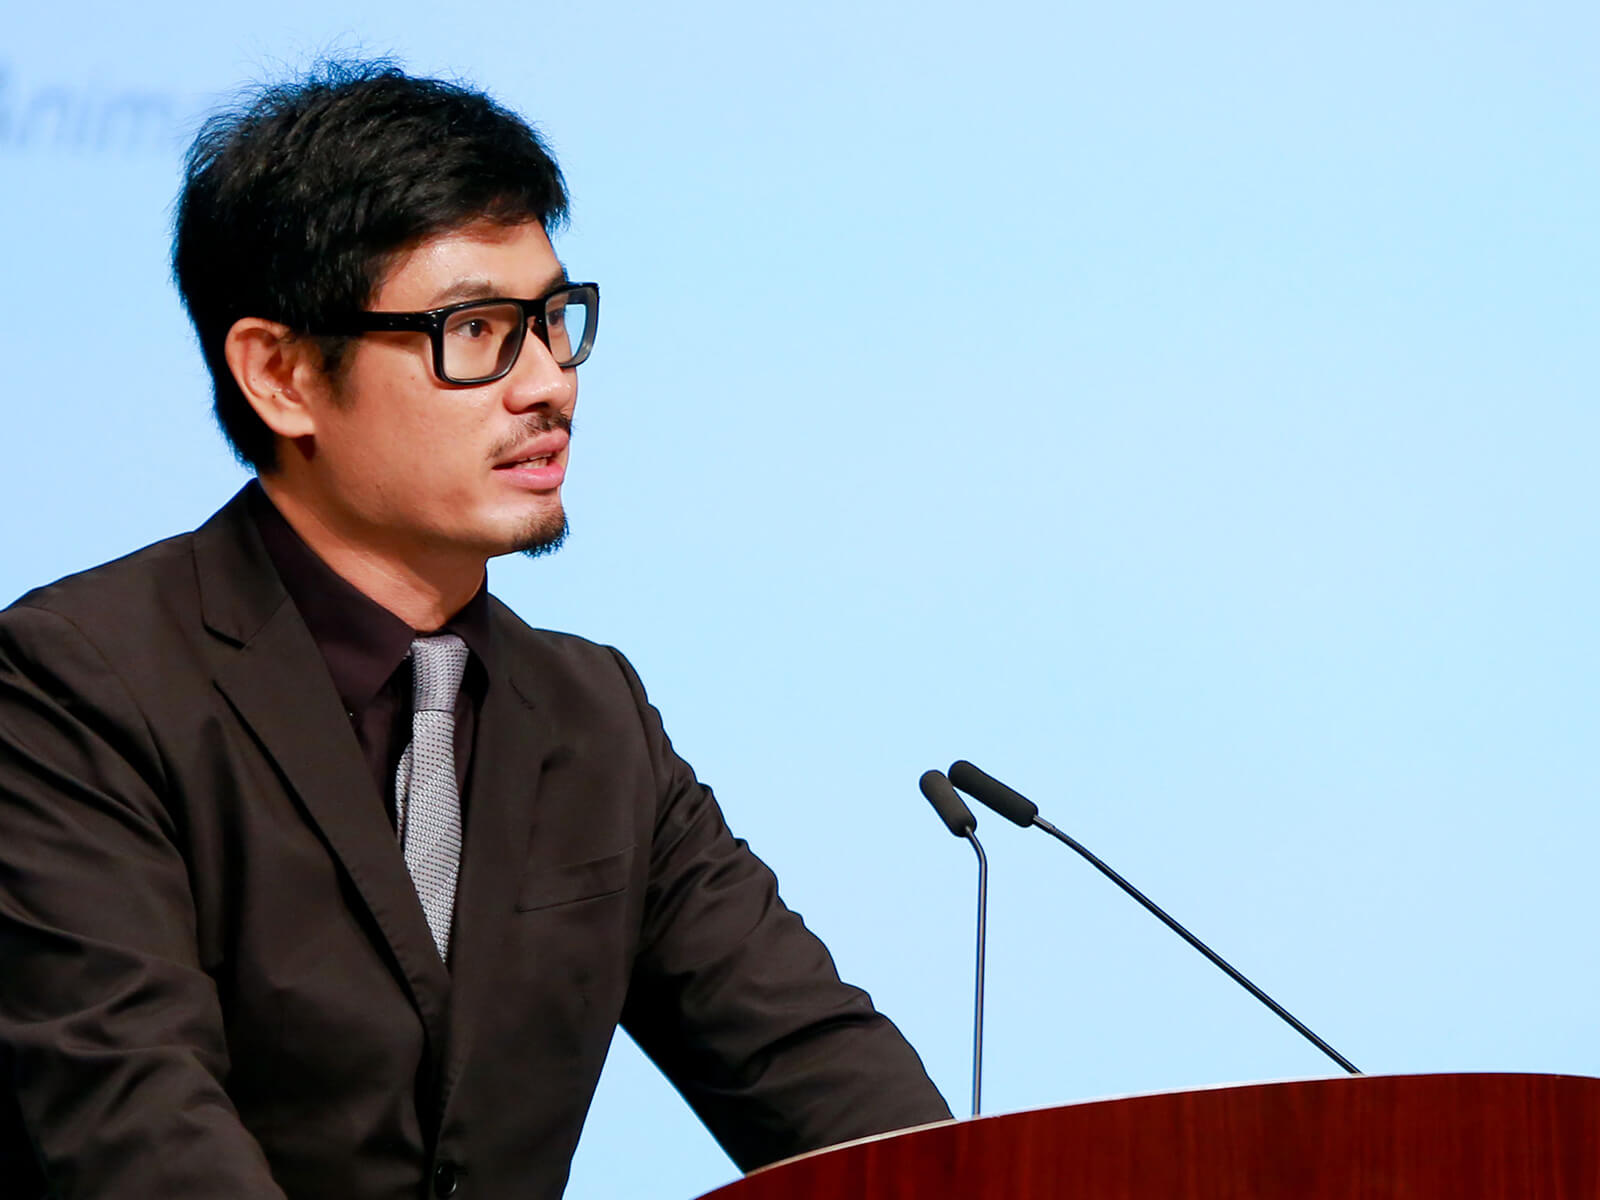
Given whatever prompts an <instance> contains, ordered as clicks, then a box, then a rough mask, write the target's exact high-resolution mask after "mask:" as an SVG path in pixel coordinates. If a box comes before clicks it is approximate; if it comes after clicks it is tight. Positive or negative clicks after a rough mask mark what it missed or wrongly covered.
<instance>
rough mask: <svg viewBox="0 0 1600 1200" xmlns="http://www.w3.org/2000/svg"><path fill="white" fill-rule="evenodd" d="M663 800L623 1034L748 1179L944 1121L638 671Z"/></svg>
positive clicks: (910, 1055)
mask: <svg viewBox="0 0 1600 1200" xmlns="http://www.w3.org/2000/svg"><path fill="white" fill-rule="evenodd" d="M618 661H619V663H620V664H621V667H622V670H623V674H624V675H625V676H626V678H627V681H628V686H629V688H630V689H631V690H632V692H633V696H634V701H635V703H636V704H637V705H638V708H639V713H640V719H641V721H642V722H643V724H644V728H645V736H646V741H647V744H648V748H649V753H650V756H651V759H652V765H653V769H654V771H655V777H656V786H657V795H658V797H659V801H658V805H657V810H656V824H655V830H654V840H653V844H652V848H651V855H650V867H649V871H650V875H649V883H648V885H647V891H646V897H645V915H644V926H643V932H642V936H641V941H640V949H639V953H638V957H637V960H636V962H635V964H634V971H633V981H632V984H631V987H630V989H629V992H628V998H627V1002H626V1005H625V1008H624V1011H623V1025H624V1026H625V1028H626V1029H627V1030H628V1032H629V1033H630V1035H631V1036H632V1037H633V1038H634V1040H635V1041H637V1042H638V1043H639V1045H640V1047H641V1048H642V1049H643V1050H644V1051H645V1053H646V1054H648V1055H649V1056H650V1057H651V1058H652V1059H653V1060H654V1061H655V1063H656V1064H657V1065H658V1066H659V1067H660V1068H661V1069H662V1070H663V1071H664V1072H665V1073H666V1075H667V1077H668V1078H669V1079H670V1080H671V1081H672V1082H673V1084H674V1085H675V1086H676V1087H677V1088H678V1090H679V1091H680V1092H681V1093H682V1094H683V1096H684V1098H685V1099H686V1100H687V1101H688V1103H689V1104H690V1106H691V1107H692V1108H693V1109H694V1110H695V1112H696V1114H697V1115H698V1116H699V1117H700V1119H701V1120H702V1121H704V1122H705V1124H706V1126H707V1127H708V1128H709V1129H710V1130H711V1132H712V1134H713V1135H714V1136H715V1137H716V1138H717V1140H718V1141H719V1142H720V1143H721V1144H722V1146H723V1148H724V1149H725V1150H727V1152H728V1153H729V1154H730V1155H731V1156H732V1158H733V1159H734V1161H735V1162H736V1163H737V1164H738V1165H739V1167H740V1168H741V1169H743V1170H746V1171H748V1170H753V1169H754V1168H755V1167H758V1166H761V1165H764V1164H766V1163H769V1162H773V1161H776V1160H778V1159H780V1158H786V1157H789V1156H790V1155H794V1154H799V1153H803V1152H804V1151H807V1150H813V1149H817V1148H819V1147H822V1146H828V1145H833V1144H835V1143H837V1142H842V1141H848V1140H849V1139H851V1138H857V1137H865V1136H867V1135H868V1134H873V1133H881V1132H883V1131H885V1130H890V1129H901V1128H905V1127H907V1126H911V1125H920V1124H926V1123H928V1122H930V1121H939V1120H944V1119H947V1118H948V1117H949V1116H950V1111H949V1109H948V1107H946V1105H945V1103H944V1100H943V1098H942V1097H941V1096H940V1095H939V1092H938V1091H937V1089H935V1088H934V1086H933V1084H932V1083H931V1082H930V1081H929V1079H928V1076H927V1074H926V1072H925V1071H924V1070H923V1067H922V1063H921V1060H920V1059H919V1058H918V1057H917V1055H916V1052H915V1051H914V1050H913V1049H912V1048H911V1047H910V1045H909V1044H907V1042H906V1041H905V1039H904V1038H903V1037H902V1036H901V1035H900V1032H899V1031H898V1030H897V1029H896V1028H895V1027H894V1025H893V1024H891V1023H890V1021H889V1020H888V1018H886V1017H884V1016H883V1015H882V1014H880V1013H878V1012H877V1011H875V1010H874V1008H873V1007H872V1002H871V1000H870V999H869V998H868V996H867V995H866V993H865V992H862V991H861V990H859V989H857V988H854V987H851V986H849V985H847V984H844V983H842V982H840V980H839V977H838V974H837V973H836V971H835V969H834V965H833V960H832V958H831V957H830V956H829V954H828V952H827V950H826V948H824V946H823V945H822V943H821V942H820V941H819V940H818V939H817V938H816V937H815V936H814V935H813V934H812V933H811V932H810V931H809V930H808V929H807V928H806V927H805V925H804V923H803V922H802V921H801V919H800V917H799V916H798V915H797V914H795V913H793V912H791V911H790V910H789V909H788V908H786V907H785V906H784V904H783V902H782V900H780V899H779V897H778V891H777V880H776V879H775V878H774V877H773V874H772V872H771V871H770V870H768V868H767V867H766V865H765V864H763V863H762V862H761V860H760V859H758V858H757V857H756V856H755V855H754V854H752V853H751V852H750V850H749V848H748V847H747V846H746V845H745V843H744V842H743V841H742V840H740V839H738V838H735V837H734V836H733V835H732V834H731V833H729V831H728V828H727V826H726V825H725V824H724V823H723V820H722V814H721V812H720V811H719V810H718V807H717V804H716V801H715V800H714V799H713V797H712V795H711V793H710V791H709V790H708V789H707V788H705V787H704V786H702V785H701V784H700V783H699V782H698V781H697V780H696V779H695V777H694V774H693V772H692V771H691V770H690V768H689V765H688V764H687V763H685V762H684V761H683V760H682V759H681V758H679V757H678V756H677V755H676V754H675V753H674V752H673V750H672V747H671V745H670V744H669V742H668V740H667V737H666V734H665V733H664V732H663V731H662V728H661V721H660V717H659V715H658V714H657V713H656V711H655V709H654V708H652V707H651V706H650V705H649V703H648V702H647V701H646V699H645V695H644V691H643V689H642V687H641V686H640V683H639V680H638V678H637V676H636V675H635V674H634V673H633V670H632V669H631V667H629V666H628V664H627V662H626V661H625V660H623V659H622V658H621V656H620V655H618Z"/></svg>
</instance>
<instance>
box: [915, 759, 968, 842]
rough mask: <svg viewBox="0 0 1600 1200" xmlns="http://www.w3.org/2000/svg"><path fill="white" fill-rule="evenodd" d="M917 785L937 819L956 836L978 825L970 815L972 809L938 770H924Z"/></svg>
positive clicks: (962, 835)
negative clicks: (937, 815)
mask: <svg viewBox="0 0 1600 1200" xmlns="http://www.w3.org/2000/svg"><path fill="white" fill-rule="evenodd" d="M917 786H918V787H920V788H921V789H922V794H923V795H924V796H926V797H927V798H928V803H929V804H931V805H933V811H934V812H936V813H938V814H939V819H940V820H941V821H943V822H944V823H945V827H946V828H947V829H949V830H950V832H951V833H953V834H955V835H956V836H957V837H966V836H967V835H968V834H970V833H971V832H972V831H973V830H974V829H976V828H977V827H978V818H977V817H975V816H973V815H972V810H971V809H970V808H968V807H967V806H966V804H965V803H964V802H963V801H962V799H961V797H960V796H958V795H956V790H955V788H953V787H951V786H950V781H949V780H948V779H946V778H945V777H944V776H943V775H941V774H939V772H937V771H924V772H923V773H922V778H921V779H919V780H918V781H917Z"/></svg>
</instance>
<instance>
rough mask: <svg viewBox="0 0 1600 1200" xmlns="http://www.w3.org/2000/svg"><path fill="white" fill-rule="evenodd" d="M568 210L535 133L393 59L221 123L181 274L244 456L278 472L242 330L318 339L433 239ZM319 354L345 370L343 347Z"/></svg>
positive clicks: (223, 417) (179, 244)
mask: <svg viewBox="0 0 1600 1200" xmlns="http://www.w3.org/2000/svg"><path fill="white" fill-rule="evenodd" d="M566 215H567V191H566V184H565V182H564V181H563V180H562V178H561V169H560V168H559V167H558V166H557V165H556V163H555V160H554V158H552V157H551V155H550V152H549V150H548V149H547V148H546V146H545V144H544V142H543V140H542V139H541V138H540V137H539V134H538V133H537V132H535V131H534V130H533V128H532V127H530V126H529V125H528V124H527V122H525V121H523V120H522V118H520V117H518V116H517V115H516V114H514V113H511V112H509V111H507V110H506V109H504V108H502V107H500V106H499V105H498V104H496V103H495V102H494V101H493V100H491V99H490V98H489V97H488V96H486V95H484V94H483V93H481V92H476V91H473V90H471V89H470V88H466V87H463V86H461V85H458V84H454V83H446V82H443V81H441V80H437V79H414V78H412V77H410V76H408V75H406V74H405V73H404V72H402V71H401V70H400V69H399V68H398V67H396V66H395V65H393V64H392V63H390V62H387V61H376V62H358V63H350V62H335V63H323V64H320V65H319V66H317V67H316V68H314V69H313V70H312V72H311V73H310V74H308V75H307V76H306V77H305V78H304V79H301V80H297V81H295V82H291V83H285V84H279V85H275V86H271V87H267V88H265V89H263V90H261V91H260V92H259V93H257V94H256V95H255V97H254V98H253V99H252V100H251V101H250V102H249V103H247V104H246V105H244V106H243V107H241V108H238V109H233V110H228V111H223V112H219V113H216V114H214V115H213V116H212V117H210V118H209V119H208V120H207V121H206V123H205V124H204V125H203V126H202V127H201V129H200V132H199V134H198V135H197V136H196V137H195V140H194V144H193V145H192V146H191V147H190V148H189V154H188V157H187V159H186V160H185V170H184V184H183V190H182V192H181V193H180V194H179V197H178V204H177V215H176V218H175V220H174V223H173V238H172V273H173V277H174V278H175V279H176V280H177V284H178V290H179V292H180V293H181V294H182V296H183V302H184V305H185V307H186V308H187V309H188V311H189V319H190V320H191V321H193V322H194V328H195V333H196V334H197V335H198V337H199V341H200V350H201V353H202V354H204V356H205V360H206V366H207V368H208V369H209V370H210V372H211V382H212V388H213V391H214V393H215V398H216V401H215V402H216V414H217V423H218V424H219V425H220V426H221V427H222V432H223V433H224V434H225V435H226V436H227V438H228V441H229V442H230V443H232V445H233V449H234V453H235V454H237V455H238V456H239V459H240V461H242V462H243V463H245V464H246V465H248V466H250V467H253V468H255V469H256V470H257V471H271V470H272V469H273V468H274V467H275V466H276V465H277V462H276V459H277V454H276V443H275V441H274V437H273V434H272V431H271V430H270V429H268V428H267V426H266V425H265V424H263V423H262V421H261V419H260V418H259V417H258V416H256V413H255V410H254V409H252V408H251V407H250V403H249V401H248V400H246V399H245V397H244V394H243V393H242V392H241V391H240V390H239V388H238V385H237V384H235V383H234V381H233V376H232V374H230V372H229V371H228V364H227V360H226V359H225V358H224V356H223V346H224V343H225V341H226V338H227V336H228V330H229V329H230V328H232V326H233V323H234V322H235V321H237V320H239V319H240V318H241V317H261V318H264V319H266V320H269V321H277V322H280V323H281V324H284V325H287V326H289V328H290V329H293V330H297V331H305V330H311V329H315V328H317V327H318V326H319V325H320V324H321V323H322V322H324V321H329V320H331V319H333V318H334V317H336V316H340V315H344V314H347V313H350V312H354V311H356V310H358V309H360V308H363V307H365V306H366V305H367V304H368V303H369V302H370V301H371V297H372V295H373V293H374V292H376V291H377V289H378V286H379V285H380V284H381V283H382V279H383V273H384V271H385V269H386V268H387V266H388V264H389V262H390V261H391V260H392V258H393V257H394V255H395V254H396V253H398V252H400V251H402V250H405V249H407V248H409V247H410V246H413V245H415V244H416V243H418V242H420V241H421V240H423V239H425V238H427V237H429V236H431V235H433V234H437V233H443V232H446V231H448V230H451V229H457V228H460V227H461V226H462V225H465V224H468V223H470V222H472V221H474V220H485V219H486V220H490V221H495V222H498V223H501V224H506V225H516V224H521V223H523V222H527V221H539V222H541V223H542V224H543V226H544V228H545V231H546V232H547V233H550V232H554V231H555V229H556V228H558V227H559V226H560V225H561V224H562V223H563V222H564V221H565V220H566ZM319 343H320V344H321V345H322V347H323V351H324V365H325V366H326V367H327V368H328V369H329V370H334V369H337V366H338V359H339V355H340V351H341V350H342V343H341V342H340V341H339V340H338V339H319Z"/></svg>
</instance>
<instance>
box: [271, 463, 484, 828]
mask: <svg viewBox="0 0 1600 1200" xmlns="http://www.w3.org/2000/svg"><path fill="white" fill-rule="evenodd" d="M248 492H249V500H250V515H251V516H252V517H253V518H254V520H255V523H256V528H257V529H258V530H259V531H260V533H261V540H262V542H263V543H265V544H266V547H267V554H268V555H269V556H271V558H272V565H273V566H275V567H277V569H278V574H279V575H280V576H281V577H282V579H283V586H284V588H285V589H286V590H287V591H288V593H289V598H290V599H291V600H293V601H294V606H295V607H296V608H297V609H299V610H300V616H301V619H303V620H304V621H305V623H306V628H307V629H309V630H310V631H311V637H312V639H313V640H314V641H315V642H316V643H317V649H318V650H319V651H321V652H322V657H323V660H324V661H325V662H326V663H327V664H328V674H329V675H331V676H332V677H333V686H334V687H335V688H336V689H337V690H338V692H339V699H340V700H341V701H342V702H343V704H344V710H345V713H346V714H347V715H348V716H349V718H350V727H351V729H353V730H354V731H355V735H356V741H357V742H359V743H360V744H361V753H362V756H363V757H364V758H365V759H366V762H367V769H368V771H370V772H371V774H372V782H373V785H374V786H375V787H376V788H377V792H378V795H379V796H380V797H382V799H383V803H384V806H385V807H386V808H387V809H388V812H389V823H390V824H391V825H392V824H394V811H395V803H394V783H395V773H396V771H397V770H398V768H399V766H400V758H401V756H402V755H403V754H404V753H405V750H406V746H407V745H409V744H410V742H411V642H412V639H413V638H416V637H419V636H422V634H421V633H419V632H418V631H417V630H414V629H412V628H411V626H410V625H408V624H406V622H404V621H402V620H401V619H400V618H399V617H397V616H395V614H394V613H392V612H390V611H389V610H388V609H386V608H384V607H383V605H381V604H379V603H378V602H377V601H376V600H373V599H372V598H371V597H370V596H368V595H367V594H366V593H365V592H362V591H361V590H360V589H358V588H356V587H355V586H353V585H352V584H350V583H349V582H347V581H346V580H345V579H344V577H343V576H341V575H339V574H338V573H337V572H336V571H334V570H333V568H332V567H330V566H328V564H327V563H325V562H323V561H322V559H320V558H319V557H317V553H316V551H314V550H312V549H311V547H310V546H308V545H306V543H305V541H304V540H303V539H302V538H301V537H300V535H299V534H298V533H296V532H295V531H294V528H293V527H292V526H291V525H290V524H289V522H288V521H287V520H286V519H285V518H284V516H283V514H282V513H280V512H279V511H278V509H277V506H276V505H274V504H273V503H272V501H271V499H269V498H268V496H267V493H266V491H265V490H264V489H263V488H262V487H261V485H260V484H259V483H251V484H250V485H249V488H248ZM423 632H425V633H453V634H456V635H457V636H458V637H460V638H461V640H462V641H464V642H466V644H467V649H468V650H470V651H471V652H472V653H471V655H470V657H469V658H468V660H467V670H466V674H465V675H464V677H463V678H462V681H461V691H460V692H458V693H457V694H456V738H455V742H456V782H457V784H458V785H459V787H460V792H461V807H462V820H463V824H464V823H465V820H466V809H467V804H468V794H467V780H468V774H469V772H468V769H469V767H470V766H471V763H472V735H473V731H474V730H475V729H476V728H477V718H478V712H479V710H480V709H481V707H482V705H483V691H484V686H485V684H486V681H487V673H486V670H485V667H486V665H487V664H488V663H489V661H490V654H491V653H492V651H491V649H490V635H489V586H488V582H487V579H486V580H485V582H484V583H483V584H481V585H479V587H478V591H477V593H476V594H475V595H474V596H473V597H472V599H471V600H469V601H467V603H466V604H465V605H464V606H463V607H462V609H461V611H459V612H458V613H456V614H455V615H454V616H453V617H451V618H450V619H449V620H448V621H446V622H445V624H444V627H443V628H442V629H438V630H426V631H423Z"/></svg>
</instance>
